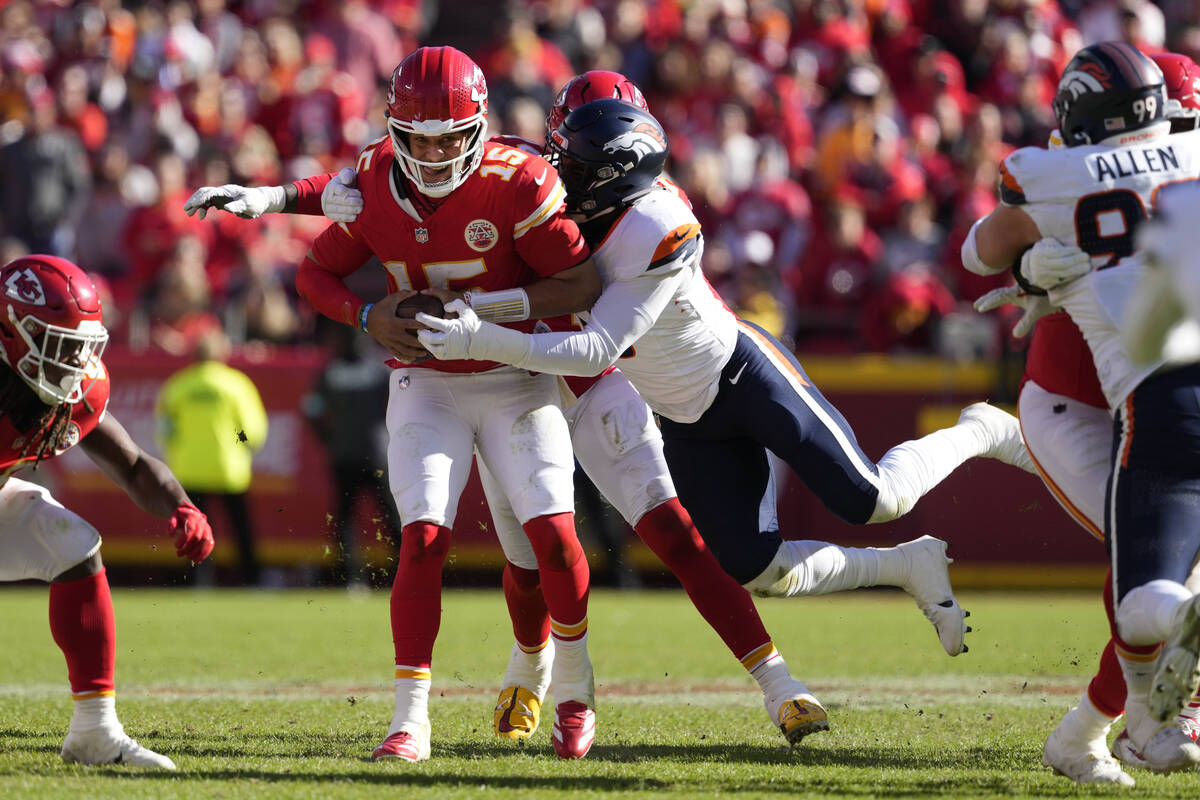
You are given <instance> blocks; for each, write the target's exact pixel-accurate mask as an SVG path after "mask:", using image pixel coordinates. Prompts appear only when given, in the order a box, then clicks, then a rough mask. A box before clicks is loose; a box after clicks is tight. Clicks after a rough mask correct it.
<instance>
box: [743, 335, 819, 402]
mask: <svg viewBox="0 0 1200 800" xmlns="http://www.w3.org/2000/svg"><path fill="white" fill-rule="evenodd" d="M738 328H740V329H741V331H742V333H744V334H746V335H747V336H749V337H751V338H752V339H754V341H756V342H758V344H759V346H760V347H763V348H765V349H766V350H768V351H770V352H771V353H772V354H773V355H774V356H775V357H776V359H778V361H779V366H780V367H782V368H783V369H786V370H787V371H788V373H789V374H790V375H791V376H792V377H793V378H795V379H796V380H797V381H799V382H800V385H801V386H808V385H809V383H808V381H806V380H805V379H804V376H803V375H801V374H800V371H799V370H798V369H796V365H795V364H793V363H792V360H791V359H790V358H788V357H787V354H785V353H784V352H783V351H782V350H780V349H779V348H778V347H776V346H775V343H774V342H772V341H771V340H770V339H768V338H767V337H765V336H763V335H762V334H761V333H759V332H758V331H757V330H755V329H754V328H752V327H750V326H749V325H747V324H745V323H744V322H742V321H741V320H740V319H739V320H738Z"/></svg>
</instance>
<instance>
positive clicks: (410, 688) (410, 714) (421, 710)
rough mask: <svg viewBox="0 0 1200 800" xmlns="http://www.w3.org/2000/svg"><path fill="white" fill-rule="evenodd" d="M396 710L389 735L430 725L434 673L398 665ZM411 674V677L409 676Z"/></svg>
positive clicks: (413, 731) (414, 730) (389, 728)
mask: <svg viewBox="0 0 1200 800" xmlns="http://www.w3.org/2000/svg"><path fill="white" fill-rule="evenodd" d="M396 674H397V675H401V674H404V675H405V676H406V677H397V678H396V710H395V712H394V713H393V714H392V724H391V725H389V726H388V736H391V735H392V734H393V733H396V732H397V731H402V730H406V731H409V732H410V733H415V732H416V730H417V728H418V727H420V726H424V727H428V726H429V687H430V684H431V683H432V682H433V680H432V674H431V673H430V671H429V670H428V669H426V668H422V667H406V666H402V665H400V664H397V665H396ZM409 676H411V677H409Z"/></svg>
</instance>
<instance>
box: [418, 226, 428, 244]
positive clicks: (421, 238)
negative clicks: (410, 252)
mask: <svg viewBox="0 0 1200 800" xmlns="http://www.w3.org/2000/svg"><path fill="white" fill-rule="evenodd" d="M416 237H417V244H425V243H426V242H428V241H429V228H417V230H416Z"/></svg>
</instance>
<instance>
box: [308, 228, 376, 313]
mask: <svg viewBox="0 0 1200 800" xmlns="http://www.w3.org/2000/svg"><path fill="white" fill-rule="evenodd" d="M370 258H371V248H370V247H368V246H367V244H366V242H364V241H363V239H362V235H361V231H360V230H358V228H357V225H356V223H351V224H350V225H344V224H341V223H338V224H334V225H330V226H329V227H328V228H326V229H325V230H324V231H322V233H321V235H320V236H318V237H317V240H316V241H315V242H313V246H312V249H311V250H309V251H308V255H307V256H305V258H304V260H303V261H301V262H300V268H299V270H298V271H297V272H296V291H297V292H298V293H299V294H300V296H301V297H303V298H304V299H305V300H307V301H308V303H309V305H311V306H312V307H313V308H315V309H316V310H317V311H319V312H321V313H322V314H324V315H325V316H327V317H329V318H330V319H333V320H337V321H338V322H344V323H346V324H347V325H353V326H355V327H357V326H358V310H359V308H360V307H361V306H362V304H363V299H362V298H361V297H359V296H358V295H357V294H355V293H354V292H352V291H351V290H350V289H349V288H348V287H347V286H346V283H345V281H344V280H343V278H345V277H346V276H347V275H350V274H351V273H353V272H355V271H356V270H358V268H359V267H361V266H362V265H363V264H365V263H366V262H367V261H368V260H369V259H370Z"/></svg>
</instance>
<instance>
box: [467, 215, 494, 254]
mask: <svg viewBox="0 0 1200 800" xmlns="http://www.w3.org/2000/svg"><path fill="white" fill-rule="evenodd" d="M463 236H464V237H465V238H466V240H467V245H468V246H469V247H470V248H471V249H472V250H474V251H475V252H477V253H482V252H484V251H485V250H491V249H492V247H494V246H495V244H496V241H497V239H499V238H500V232H499V231H497V230H496V226H495V225H493V224H492V223H490V222H488V221H487V220H486V219H476V220H472V221H471V222H469V223H467V229H466V230H465V231H463Z"/></svg>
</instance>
